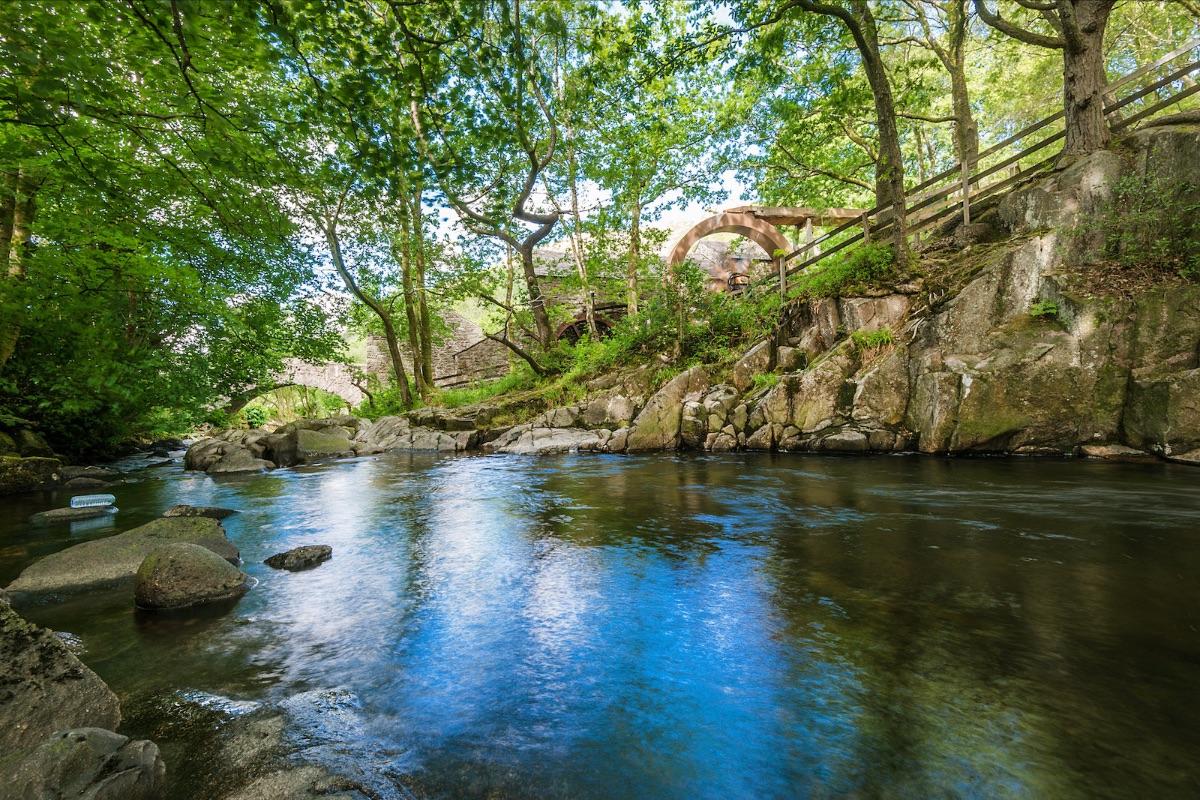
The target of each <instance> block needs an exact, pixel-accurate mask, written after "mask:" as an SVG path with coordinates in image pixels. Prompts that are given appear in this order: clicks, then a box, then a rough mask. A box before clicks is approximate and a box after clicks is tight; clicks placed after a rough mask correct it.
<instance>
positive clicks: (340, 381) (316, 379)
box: [272, 358, 366, 406]
mask: <svg viewBox="0 0 1200 800" xmlns="http://www.w3.org/2000/svg"><path fill="white" fill-rule="evenodd" d="M351 370H352V368H351V367H348V366H346V365H345V364H336V363H332V362H331V363H327V364H308V363H306V362H304V361H301V360H300V359H298V358H289V359H287V360H286V361H285V362H284V366H283V369H282V370H281V371H280V372H279V374H278V375H276V376H275V381H274V383H275V386H274V387H272V388H279V387H282V386H312V387H314V388H316V389H324V390H325V391H327V392H330V393H332V394H336V395H337V396H338V397H340V398H342V399H343V400H345V401H346V402H347V403H349V404H350V405H352V406H357V405H358V404H359V403H361V402H362V401H363V400H364V399H365V398H366V395H364V394H363V392H362V389H359V388H358V387H357V386H355V385H354V381H353V380H352V378H353V375H352V372H351ZM363 371H364V372H365V371H366V370H365V369H364V370H363Z"/></svg>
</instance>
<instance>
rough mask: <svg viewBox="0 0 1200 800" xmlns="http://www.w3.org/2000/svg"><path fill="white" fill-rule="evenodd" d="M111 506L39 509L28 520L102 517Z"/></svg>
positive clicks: (67, 519) (42, 520) (77, 519)
mask: <svg viewBox="0 0 1200 800" xmlns="http://www.w3.org/2000/svg"><path fill="white" fill-rule="evenodd" d="M111 511H112V506H91V507H90V508H69V507H68V508H52V509H50V510H49V511H39V512H38V513H36V514H34V515H32V516H31V517H30V518H29V521H30V522H77V521H79V520H81V519H93V518H94V517H103V516H104V515H105V514H108V513H111Z"/></svg>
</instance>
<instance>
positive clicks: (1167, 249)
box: [1072, 175, 1200, 280]
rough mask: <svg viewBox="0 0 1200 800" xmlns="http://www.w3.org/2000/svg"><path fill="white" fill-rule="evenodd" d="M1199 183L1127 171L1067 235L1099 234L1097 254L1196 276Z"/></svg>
mask: <svg viewBox="0 0 1200 800" xmlns="http://www.w3.org/2000/svg"><path fill="white" fill-rule="evenodd" d="M1197 214H1200V187H1197V186H1196V185H1195V184H1192V183H1189V182H1187V181H1168V180H1165V179H1162V178H1143V177H1141V176H1138V175H1127V176H1125V177H1123V178H1120V179H1119V180H1117V181H1116V182H1115V183H1114V184H1113V186H1112V195H1111V196H1110V197H1109V199H1108V200H1107V201H1106V202H1104V203H1103V204H1101V205H1100V207H1099V208H1097V209H1096V211H1094V212H1092V213H1090V214H1087V215H1085V216H1084V218H1083V220H1082V221H1081V223H1080V225H1079V227H1078V228H1076V229H1075V230H1073V231H1072V234H1073V235H1074V236H1076V237H1078V236H1096V237H1098V238H1099V242H1098V244H1099V246H1100V254H1101V258H1102V259H1103V260H1105V261H1108V262H1111V263H1116V264H1119V265H1121V266H1123V267H1139V266H1141V267H1154V268H1157V269H1161V270H1164V271H1172V272H1176V273H1178V274H1179V275H1181V276H1182V277H1185V278H1188V279H1191V280H1197V279H1200V224H1198V223H1197V221H1196V220H1197Z"/></svg>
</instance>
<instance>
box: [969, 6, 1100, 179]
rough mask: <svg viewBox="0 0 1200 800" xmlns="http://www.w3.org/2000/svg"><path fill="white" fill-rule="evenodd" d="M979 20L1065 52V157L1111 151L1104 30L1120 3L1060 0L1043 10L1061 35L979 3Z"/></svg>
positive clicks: (1014, 35)
mask: <svg viewBox="0 0 1200 800" xmlns="http://www.w3.org/2000/svg"><path fill="white" fill-rule="evenodd" d="M974 2H975V11H976V12H977V13H978V14H979V18H980V19H982V20H983V21H984V22H986V23H987V24H988V25H991V26H992V27H993V28H995V29H996V30H998V31H1000V32H1001V33H1005V34H1007V35H1009V36H1011V37H1013V38H1014V39H1017V40H1019V41H1022V42H1025V43H1026V44H1032V45H1036V46H1038V47H1048V48H1051V49H1055V50H1062V51H1063V111H1064V113H1065V115H1066V119H1067V130H1066V144H1065V145H1064V146H1063V151H1062V154H1063V155H1068V156H1080V155H1087V154H1088V153H1094V152H1096V151H1097V150H1103V149H1104V148H1105V147H1107V146H1108V142H1109V137H1110V134H1109V130H1108V124H1107V123H1106V122H1105V119H1104V86H1105V84H1106V83H1107V82H1108V81H1107V76H1106V75H1105V72H1104V48H1103V45H1104V29H1105V28H1106V27H1107V26H1108V15H1109V14H1110V13H1111V12H1112V9H1113V6H1114V5H1115V4H1116V0H1058V2H1057V3H1055V4H1054V5H1053V6H1052V7H1047V8H1046V9H1044V10H1043V11H1042V13H1043V14H1044V15H1046V16H1047V17H1048V18H1049V19H1050V21H1051V22H1052V23H1053V24H1054V27H1055V29H1056V31H1057V32H1058V34H1059V35H1056V36H1048V35H1046V34H1042V33H1036V32H1034V31H1030V30H1026V29H1025V28H1022V27H1020V26H1019V25H1015V24H1013V23H1012V22H1009V21H1008V20H1006V19H1004V18H1003V17H1001V16H1000V14H999V13H993V12H992V10H991V9H990V8H988V5H987V2H986V0H974Z"/></svg>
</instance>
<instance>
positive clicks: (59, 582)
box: [7, 517, 239, 595]
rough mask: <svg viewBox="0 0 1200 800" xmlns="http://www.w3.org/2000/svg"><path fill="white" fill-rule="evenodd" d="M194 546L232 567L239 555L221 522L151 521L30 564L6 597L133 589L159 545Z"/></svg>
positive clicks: (12, 584)
mask: <svg viewBox="0 0 1200 800" xmlns="http://www.w3.org/2000/svg"><path fill="white" fill-rule="evenodd" d="M178 542H186V543H189V544H198V545H200V546H201V547H206V548H208V549H209V550H211V551H213V552H214V553H216V554H217V555H218V556H220V557H221V558H223V559H225V560H226V561H228V562H229V563H231V564H237V563H238V561H239V553H238V549H237V547H235V546H234V544H233V542H231V541H229V539H228V538H226V536H225V531H224V529H223V528H221V524H220V523H219V522H217V521H216V520H214V519H208V518H206V517H190V518H189V517H176V518H171V519H156V520H154V521H153V522H149V523H147V524H145V525H142V526H141V527H138V528H134V529H133V530H131V531H127V532H125V533H120V534H117V535H115V536H109V537H106V538H104V539H96V540H94V541H91V542H84V543H83V544H77V545H75V546H74V547H68V548H67V549H66V550H61V551H59V552H57V553H53V554H51V555H48V556H46V557H45V558H43V559H41V560H40V561H35V562H34V563H33V564H30V565H29V566H28V567H26V568H25V570H24V571H23V572H22V573H21V574H20V575H19V576H18V577H17V579H16V580H15V581H13V582H12V583H10V584H9V585H8V587H7V591H8V592H9V593H10V594H14V595H16V594H30V595H35V594H36V595H43V594H66V593H72V592H80V591H84V590H88V589H103V588H111V587H115V586H121V585H130V586H132V584H133V581H134V576H135V575H136V574H137V571H138V567H140V566H141V564H142V561H143V560H144V559H145V558H146V556H148V555H150V554H151V553H153V552H154V551H155V550H157V549H158V548H160V547H164V546H166V545H169V544H175V543H178Z"/></svg>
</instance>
